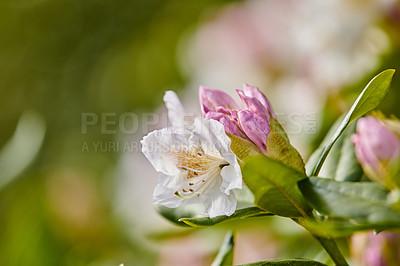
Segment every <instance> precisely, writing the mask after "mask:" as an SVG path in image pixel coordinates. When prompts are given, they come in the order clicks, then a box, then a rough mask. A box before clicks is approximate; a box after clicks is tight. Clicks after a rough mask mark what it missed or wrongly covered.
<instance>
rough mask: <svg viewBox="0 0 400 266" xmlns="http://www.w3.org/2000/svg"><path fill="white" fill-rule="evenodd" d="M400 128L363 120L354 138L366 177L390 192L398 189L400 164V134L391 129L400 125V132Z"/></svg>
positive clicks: (379, 121)
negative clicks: (396, 187) (397, 175)
mask: <svg viewBox="0 0 400 266" xmlns="http://www.w3.org/2000/svg"><path fill="white" fill-rule="evenodd" d="M385 121H389V123H387V122H385ZM399 124H400V123H399V122H398V121H397V122H396V121H395V120H384V119H379V118H376V117H373V116H368V117H363V118H360V119H359V120H358V122H357V133H356V134H354V135H353V136H352V137H351V140H352V142H353V143H354V146H355V153H356V156H357V159H358V161H359V162H360V164H361V166H362V167H363V170H364V171H365V173H366V174H367V175H368V176H369V177H371V178H372V179H374V180H375V181H377V182H380V183H383V184H384V185H386V186H388V187H389V188H393V186H395V184H393V178H395V176H394V175H396V172H394V171H396V169H397V168H398V165H399V163H400V136H399V134H400V131H396V127H394V128H393V127H390V126H389V125H397V128H398V126H399Z"/></svg>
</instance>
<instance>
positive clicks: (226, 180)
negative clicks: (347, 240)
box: [220, 163, 243, 195]
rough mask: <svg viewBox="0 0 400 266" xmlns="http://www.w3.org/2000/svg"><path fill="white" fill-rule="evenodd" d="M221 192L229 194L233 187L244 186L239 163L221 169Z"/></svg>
mask: <svg viewBox="0 0 400 266" xmlns="http://www.w3.org/2000/svg"><path fill="white" fill-rule="evenodd" d="M221 177H222V184H221V189H220V190H221V192H224V193H225V194H227V195H229V194H230V191H231V190H233V189H237V188H238V189H240V188H242V184H243V181H242V172H241V170H240V166H239V164H238V163H235V164H230V165H228V166H225V167H223V168H222V170H221Z"/></svg>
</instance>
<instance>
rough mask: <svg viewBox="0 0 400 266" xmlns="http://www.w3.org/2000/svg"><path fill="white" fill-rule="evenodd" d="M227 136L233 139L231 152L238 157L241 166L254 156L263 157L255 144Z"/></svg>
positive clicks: (230, 135)
mask: <svg viewBox="0 0 400 266" xmlns="http://www.w3.org/2000/svg"><path fill="white" fill-rule="evenodd" d="M227 135H228V137H229V138H230V139H231V151H232V152H233V153H234V154H235V155H236V157H237V159H238V161H239V164H240V165H243V163H244V161H245V160H246V159H248V158H250V157H252V156H256V155H262V152H261V151H260V149H259V148H258V147H257V146H256V145H255V144H254V143H253V142H250V141H248V140H246V139H243V138H240V137H238V136H236V135H232V134H229V133H227Z"/></svg>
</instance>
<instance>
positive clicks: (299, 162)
mask: <svg viewBox="0 0 400 266" xmlns="http://www.w3.org/2000/svg"><path fill="white" fill-rule="evenodd" d="M269 126H270V132H269V133H268V139H267V151H268V157H270V158H273V159H276V160H278V161H281V162H282V163H283V164H286V165H288V166H290V167H293V168H295V169H297V170H299V171H302V172H304V162H303V158H301V155H300V153H299V152H298V151H297V150H296V149H295V148H294V147H293V146H292V144H290V140H289V137H288V136H287V135H286V132H285V130H284V129H283V128H282V126H281V124H279V122H278V120H276V119H275V118H273V117H271V120H270V124H269Z"/></svg>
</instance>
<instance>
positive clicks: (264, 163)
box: [242, 156, 310, 217]
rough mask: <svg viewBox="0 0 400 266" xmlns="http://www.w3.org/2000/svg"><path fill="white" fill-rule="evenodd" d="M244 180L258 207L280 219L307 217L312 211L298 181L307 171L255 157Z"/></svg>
mask: <svg viewBox="0 0 400 266" xmlns="http://www.w3.org/2000/svg"><path fill="white" fill-rule="evenodd" d="M242 173H243V180H244V182H245V183H246V185H247V186H248V188H249V189H250V190H251V191H252V192H253V194H254V198H255V205H257V206H259V207H260V208H262V209H264V210H266V211H267V212H271V213H274V214H277V215H280V216H285V217H307V216H308V213H309V212H310V208H309V206H308V204H307V203H306V201H305V200H304V198H303V196H302V194H301V192H300V190H299V188H298V187H297V182H298V181H300V180H302V179H305V178H307V177H306V175H305V174H304V173H303V172H300V171H298V170H296V169H294V168H291V167H289V166H286V165H284V164H283V163H281V162H279V161H276V160H274V159H271V158H268V157H266V156H257V157H252V158H251V159H250V160H248V161H247V162H246V164H245V166H244V168H243V171H242Z"/></svg>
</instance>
